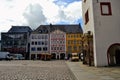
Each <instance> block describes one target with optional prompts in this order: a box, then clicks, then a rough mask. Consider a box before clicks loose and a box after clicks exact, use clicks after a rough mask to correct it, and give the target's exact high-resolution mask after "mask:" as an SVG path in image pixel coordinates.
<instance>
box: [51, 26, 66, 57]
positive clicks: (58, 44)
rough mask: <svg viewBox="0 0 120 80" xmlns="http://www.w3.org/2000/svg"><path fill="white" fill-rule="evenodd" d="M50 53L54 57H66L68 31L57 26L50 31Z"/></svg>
mask: <svg viewBox="0 0 120 80" xmlns="http://www.w3.org/2000/svg"><path fill="white" fill-rule="evenodd" d="M50 53H51V54H52V56H53V57H52V58H53V59H65V56H66V33H65V32H63V31H61V30H60V29H59V28H58V27H57V26H56V30H54V31H52V32H51V33H50Z"/></svg>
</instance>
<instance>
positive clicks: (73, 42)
mask: <svg viewBox="0 0 120 80" xmlns="http://www.w3.org/2000/svg"><path fill="white" fill-rule="evenodd" d="M82 34H83V30H82V28H81V26H80V25H70V26H66V53H67V57H68V59H69V58H70V55H71V53H78V54H79V55H80V53H81V52H82V43H81V39H82Z"/></svg>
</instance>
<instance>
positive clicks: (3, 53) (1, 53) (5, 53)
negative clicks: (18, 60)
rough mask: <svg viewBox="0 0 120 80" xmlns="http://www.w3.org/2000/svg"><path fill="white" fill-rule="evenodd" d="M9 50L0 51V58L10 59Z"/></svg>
mask: <svg viewBox="0 0 120 80" xmlns="http://www.w3.org/2000/svg"><path fill="white" fill-rule="evenodd" d="M9 55H10V53H9V52H0V60H11V59H12V58H11V57H10V56H9Z"/></svg>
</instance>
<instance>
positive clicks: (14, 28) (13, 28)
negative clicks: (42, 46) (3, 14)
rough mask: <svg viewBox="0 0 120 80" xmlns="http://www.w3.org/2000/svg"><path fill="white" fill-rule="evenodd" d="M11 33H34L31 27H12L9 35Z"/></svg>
mask: <svg viewBox="0 0 120 80" xmlns="http://www.w3.org/2000/svg"><path fill="white" fill-rule="evenodd" d="M11 32H32V29H31V28H30V27H29V26H12V27H11V29H10V30H9V31H8V33H11Z"/></svg>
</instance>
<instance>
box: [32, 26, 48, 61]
mask: <svg viewBox="0 0 120 80" xmlns="http://www.w3.org/2000/svg"><path fill="white" fill-rule="evenodd" d="M48 28H49V27H46V26H43V25H41V26H39V27H38V28H37V29H36V30H35V31H33V32H32V33H31V35H30V59H41V54H49V34H48V32H49V30H48Z"/></svg>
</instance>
